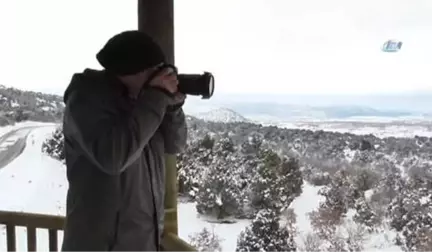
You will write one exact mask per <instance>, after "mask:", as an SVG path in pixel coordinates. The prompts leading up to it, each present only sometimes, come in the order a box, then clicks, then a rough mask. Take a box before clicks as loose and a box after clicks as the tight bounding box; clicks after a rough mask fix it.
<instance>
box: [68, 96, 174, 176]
mask: <svg viewBox="0 0 432 252" xmlns="http://www.w3.org/2000/svg"><path fill="white" fill-rule="evenodd" d="M73 95H74V96H73V97H70V98H69V101H68V103H67V104H66V110H65V118H64V126H63V127H64V132H65V134H66V132H67V134H70V136H69V137H70V138H71V139H73V140H74V142H75V143H76V144H78V146H79V147H80V150H82V151H83V152H84V154H85V155H86V156H87V158H89V159H90V160H91V161H92V162H93V163H94V164H95V165H96V166H97V167H98V168H99V169H100V170H101V171H103V172H105V173H107V174H110V175H118V174H120V173H122V172H123V171H124V170H125V169H126V168H127V167H128V166H129V165H131V164H132V163H133V162H135V161H136V160H137V159H138V158H139V156H140V155H141V152H142V150H143V148H144V147H145V146H146V144H147V143H148V141H149V140H150V138H151V137H152V136H153V135H154V134H155V132H156V130H157V129H158V128H159V126H160V124H161V122H162V120H163V118H164V117H165V111H166V107H167V105H168V103H169V97H168V96H167V95H165V94H164V93H163V92H161V91H159V90H156V89H149V90H146V91H145V92H143V94H142V96H141V97H140V98H139V99H138V100H137V104H136V106H135V107H134V109H133V110H132V111H130V113H127V114H120V113H119V112H118V110H117V108H116V107H115V106H113V104H112V103H113V102H112V101H111V102H110V101H103V100H102V101H101V99H95V100H90V99H89V98H88V97H87V96H85V95H84V97H81V96H79V94H73ZM65 136H66V135H65Z"/></svg>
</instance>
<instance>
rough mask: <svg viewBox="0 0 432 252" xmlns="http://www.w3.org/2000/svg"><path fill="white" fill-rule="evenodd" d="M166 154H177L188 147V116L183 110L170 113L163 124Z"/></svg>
mask: <svg viewBox="0 0 432 252" xmlns="http://www.w3.org/2000/svg"><path fill="white" fill-rule="evenodd" d="M161 130H162V134H163V136H164V142H165V153H166V154H177V153H179V152H181V151H182V150H183V149H184V147H185V146H186V140H187V126H186V116H185V114H184V112H183V109H182V108H177V109H175V110H172V111H168V112H166V114H165V118H164V119H163V121H162V124H161Z"/></svg>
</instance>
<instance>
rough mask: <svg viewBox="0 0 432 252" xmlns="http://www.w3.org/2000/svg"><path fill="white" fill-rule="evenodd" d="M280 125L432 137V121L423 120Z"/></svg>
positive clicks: (283, 124) (387, 135)
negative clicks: (410, 122)
mask: <svg viewBox="0 0 432 252" xmlns="http://www.w3.org/2000/svg"><path fill="white" fill-rule="evenodd" d="M276 125H277V126H279V127H284V128H288V129H308V130H314V131H315V130H324V131H332V132H340V133H352V134H356V135H368V134H372V135H375V136H376V137H381V138H383V137H391V136H393V137H409V138H411V137H414V136H416V135H417V136H425V137H432V122H429V121H422V122H417V123H413V124H408V123H399V124H398V123H384V122H379V123H377V122H343V121H340V122H336V121H332V122H295V123H293V122H290V123H277V124H276Z"/></svg>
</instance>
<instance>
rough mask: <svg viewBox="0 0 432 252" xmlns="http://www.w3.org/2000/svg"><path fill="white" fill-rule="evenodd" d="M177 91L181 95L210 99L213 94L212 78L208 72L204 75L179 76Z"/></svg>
mask: <svg viewBox="0 0 432 252" xmlns="http://www.w3.org/2000/svg"><path fill="white" fill-rule="evenodd" d="M178 80H179V86H178V88H179V91H180V92H182V93H183V94H188V95H198V96H201V97H202V99H210V98H211V97H212V96H213V92H214V77H213V75H212V74H211V73H209V72H204V74H179V75H178Z"/></svg>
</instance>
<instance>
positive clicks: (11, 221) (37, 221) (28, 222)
mask: <svg viewBox="0 0 432 252" xmlns="http://www.w3.org/2000/svg"><path fill="white" fill-rule="evenodd" d="M63 223H64V218H63V217H61V216H50V215H42V214H30V213H19V212H6V211H0V225H6V241H7V251H16V250H17V245H16V241H17V239H16V238H17V237H16V227H25V228H26V229H27V250H28V251H36V246H37V237H36V229H37V228H41V229H47V230H48V244H49V250H50V251H58V243H59V242H58V236H57V234H58V231H59V230H62V229H63Z"/></svg>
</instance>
